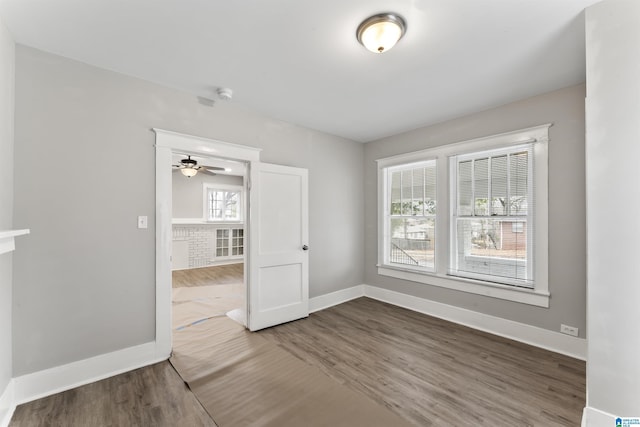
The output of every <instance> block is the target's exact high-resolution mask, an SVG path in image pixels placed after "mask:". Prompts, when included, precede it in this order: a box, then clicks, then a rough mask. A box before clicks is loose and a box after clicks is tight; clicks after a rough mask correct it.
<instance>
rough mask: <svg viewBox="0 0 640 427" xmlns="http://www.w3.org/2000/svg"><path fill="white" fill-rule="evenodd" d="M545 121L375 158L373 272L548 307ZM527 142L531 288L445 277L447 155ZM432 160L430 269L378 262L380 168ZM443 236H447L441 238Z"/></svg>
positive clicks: (381, 199) (380, 244) (381, 234)
mask: <svg viewBox="0 0 640 427" xmlns="http://www.w3.org/2000/svg"><path fill="white" fill-rule="evenodd" d="M551 125H552V124H551V123H547V124H544V125H540V126H535V127H531V128H527V129H521V130H517V131H513V132H506V133H502V134H499V135H492V136H487V137H483V138H476V139H472V140H469V141H462V142H457V143H453V144H447V145H442V146H439V147H434V148H429V149H426V150H421V151H416V152H412V153H406V154H400V155H397V156H393V157H387V158H384V159H379V160H377V164H378V264H377V267H378V274H380V275H383V276H389V277H394V278H397V279H403V280H409V281H412V282H418V283H424V284H428V285H432V286H438V287H443V288H448V289H454V290H458V291H463V292H468V293H473V294H478V295H484V296H488V297H492V298H498V299H504V300H509V301H515V302H520V303H524V304H529V305H535V306H539V307H549V299H550V293H549V271H548V268H549V267H548V263H549V261H548V257H549V244H548V228H549V227H548V142H549V127H550V126H551ZM532 142H534V144H533V156H534V157H533V164H534V168H535V169H534V188H535V189H536V190H535V191H536V194H535V195H534V197H535V209H536V213H535V215H534V218H535V226H534V233H535V247H534V255H533V256H534V257H535V260H536V262H535V267H534V268H535V272H534V277H535V284H534V288H533V289H527V288H519V287H514V286H509V285H502V284H499V283H492V282H486V281H481V280H474V279H466V278H461V277H454V276H449V275H447V274H446V272H447V270H448V268H449V254H450V245H449V238H450V237H449V230H450V219H451V216H450V214H449V213H450V209H451V201H450V197H449V195H450V194H449V188H450V176H449V157H450V156H454V155H463V154H468V153H473V152H476V151H486V150H492V149H498V148H507V147H510V146H516V145H521V144H526V143H532ZM433 159H435V160H436V164H437V166H436V168H437V176H436V186H437V187H436V189H437V196H436V198H437V206H438V207H437V213H436V246H435V251H436V252H435V265H436V272H435V273H429V272H423V271H420V272H416V271H412V270H411V269H407V268H403V267H397V266H395V265H394V266H390V265H385V264H384V260H385V258H384V256H385V255H384V251H385V247H384V242H385V240H386V237H388V236H386V235H385V228H386V227H385V215H383V212H384V209H385V206H386V203H387V202H386V200H385V194H384V188H385V187H384V186H385V170H386V168H389V167H392V166H397V165H402V164H408V163H416V162H420V161H424V160H433ZM442 236H447V238H442Z"/></svg>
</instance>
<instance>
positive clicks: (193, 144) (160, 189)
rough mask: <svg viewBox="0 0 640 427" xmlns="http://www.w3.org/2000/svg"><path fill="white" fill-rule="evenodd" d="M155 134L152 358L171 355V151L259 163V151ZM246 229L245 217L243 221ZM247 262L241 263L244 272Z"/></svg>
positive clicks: (172, 134)
mask: <svg viewBox="0 0 640 427" xmlns="http://www.w3.org/2000/svg"><path fill="white" fill-rule="evenodd" d="M153 131H154V132H155V133H156V143H155V147H156V356H157V357H158V358H163V359H166V358H168V357H169V356H170V355H171V245H172V241H171V217H172V181H171V162H172V154H173V152H174V151H179V152H187V153H191V154H200V155H205V156H210V157H218V158H222V159H229V160H237V161H244V162H247V163H249V166H251V164H252V163H254V162H259V161H260V151H261V149H259V148H254V147H248V146H244V145H238V144H230V143H228V142H223V141H217V140H214V139H208V138H202V137H198V136H191V135H185V134H182V133H178V132H172V131H167V130H162V129H156V128H154V129H153ZM245 224H246V226H247V227H250V224H249V221H248V218H247V221H246V222H245ZM249 262H250V261H249V260H247V262H246V263H245V277H246V269H247V265H248V264H249Z"/></svg>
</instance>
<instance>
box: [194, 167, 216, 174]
mask: <svg viewBox="0 0 640 427" xmlns="http://www.w3.org/2000/svg"><path fill="white" fill-rule="evenodd" d="M198 172H202V173H206V174H207V175H218V174H217V173H215V172H213V171H211V170H209V169H207V168H205V167H201V168H200V169H198Z"/></svg>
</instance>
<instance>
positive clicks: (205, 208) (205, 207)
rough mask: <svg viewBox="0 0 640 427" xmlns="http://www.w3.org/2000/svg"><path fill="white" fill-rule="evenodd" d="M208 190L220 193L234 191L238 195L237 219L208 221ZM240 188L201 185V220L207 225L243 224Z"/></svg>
mask: <svg viewBox="0 0 640 427" xmlns="http://www.w3.org/2000/svg"><path fill="white" fill-rule="evenodd" d="M209 190H222V191H236V192H238V193H239V194H240V197H239V198H238V200H239V203H240V206H238V216H239V218H238V219H232V220H227V219H209ZM242 190H243V188H242V186H239V185H228V184H216V183H214V182H204V183H203V184H202V200H203V202H202V218H203V219H204V221H205V222H206V223H208V224H242V223H243V222H244V220H243V218H242V209H243V206H244V192H243V191H242Z"/></svg>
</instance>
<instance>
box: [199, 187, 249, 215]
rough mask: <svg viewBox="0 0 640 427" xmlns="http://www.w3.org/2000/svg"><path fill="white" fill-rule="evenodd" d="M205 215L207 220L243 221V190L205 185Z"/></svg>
mask: <svg viewBox="0 0 640 427" xmlns="http://www.w3.org/2000/svg"><path fill="white" fill-rule="evenodd" d="M205 195H206V196H205V197H206V200H205V203H206V209H205V217H206V219H207V221H241V220H242V216H241V213H242V206H241V203H242V191H241V190H240V189H228V188H217V187H205Z"/></svg>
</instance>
